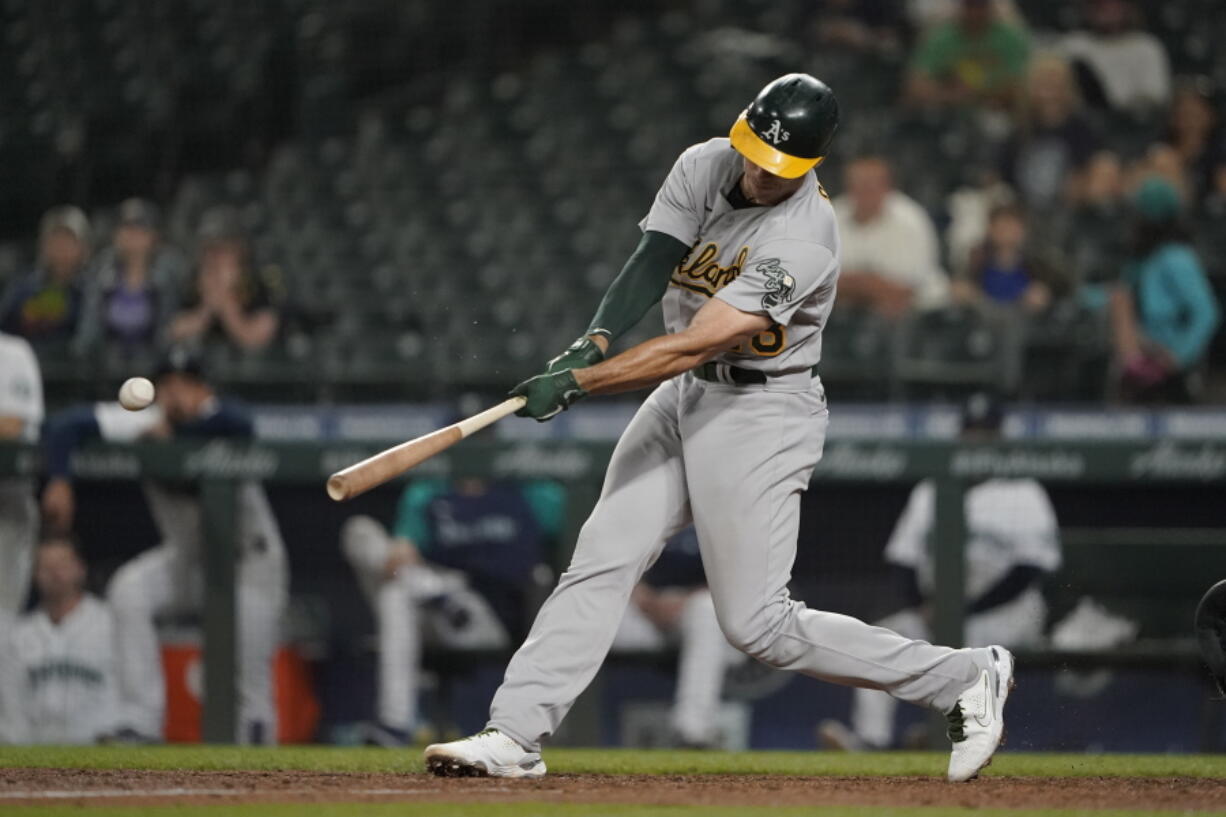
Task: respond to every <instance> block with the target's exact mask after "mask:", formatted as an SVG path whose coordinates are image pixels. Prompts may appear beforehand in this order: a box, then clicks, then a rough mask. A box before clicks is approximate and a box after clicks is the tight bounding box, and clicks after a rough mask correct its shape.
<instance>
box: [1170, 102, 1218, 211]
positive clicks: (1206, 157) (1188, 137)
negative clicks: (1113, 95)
mask: <svg viewBox="0 0 1226 817" xmlns="http://www.w3.org/2000/svg"><path fill="white" fill-rule="evenodd" d="M1165 141H1166V143H1167V144H1168V145H1170V146H1171V147H1172V148H1173V149H1174V151H1175V153H1177V154H1178V155H1179V158H1180V160H1181V161H1182V164H1183V167H1184V168H1185V170H1186V171H1187V176H1188V181H1189V183H1190V185H1191V191H1190V192H1191V195H1192V198H1191V200H1190V201H1191V202H1199V201H1201V200H1203V199H1204V198H1205V197H1206V196H1210V195H1213V194H1218V195H1226V134H1223V132H1222V128H1221V126H1220V123H1219V121H1218V114H1217V111H1216V110H1215V108H1214V106H1213V97H1212V94H1211V91H1210V89H1209V88H1208V87H1207V86H1206V84H1205V83H1204V82H1197V81H1195V80H1190V81H1187V82H1182V83H1179V84H1178V86H1177V87H1176V90H1175V97H1174V101H1173V102H1172V103H1171V112H1170V116H1169V118H1168V120H1167V130H1166V137H1165Z"/></svg>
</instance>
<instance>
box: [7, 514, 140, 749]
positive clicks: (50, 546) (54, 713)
mask: <svg viewBox="0 0 1226 817" xmlns="http://www.w3.org/2000/svg"><path fill="white" fill-rule="evenodd" d="M36 562H37V564H36V567H35V571H34V583H35V585H36V586H37V587H38V597H39V606H38V609H36V610H33V611H32V612H30V613H28V614H27V615H25V616H22V617H21V619H20V620H19V621H18V622H17V625H16V626H15V627H14V628H13V630H12V632H11V633H10V636H9V639H8V640H7V642H5V641H4V640H3V639H0V649H2V650H3V658H0V704H2V705H0V743H59V744H68V743H93V742H95V741H96V740H98V739H99V738H100V737H103V736H104V735H108V734H110V733H111V732H112V731H114V729H115V726H116V724H117V722H118V717H119V697H118V694H117V689H116V678H115V658H114V653H113V652H112V650H111V633H112V627H111V611H110V610H109V609H108V608H107V606H106V605H105V604H104V603H103V602H102V601H100V600H99V599H98V598H97V597H95V596H93V595H91V594H89V593H86V592H85V563H84V562H83V561H82V560H81V556H80V554H78V553H77V552H76V549H75V548H74V547H73V545H72V542H70V541H68V540H67V539H55V538H52V539H47V540H45V541H43V542H42V543H41V544H40V545H39V547H38V552H37V555H36Z"/></svg>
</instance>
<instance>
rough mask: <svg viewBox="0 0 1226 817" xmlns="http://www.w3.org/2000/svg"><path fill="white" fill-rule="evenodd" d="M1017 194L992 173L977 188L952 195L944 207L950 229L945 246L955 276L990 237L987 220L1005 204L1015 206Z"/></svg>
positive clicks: (959, 191) (967, 187) (948, 229)
mask: <svg viewBox="0 0 1226 817" xmlns="http://www.w3.org/2000/svg"><path fill="white" fill-rule="evenodd" d="M1016 201H1017V194H1016V193H1014V191H1013V188H1011V187H1009V185H1007V184H1005V183H1004V182H1002V181H1001V180H1000V179H999V178H997V175H996V174H995V173H994V172H993V173H984V174H983V175H982V177H981V178H980V180H979V182H978V184H975V183H971V184H966V185H963V186H961V187H959V188H958V189H957V190H955V191H954V192H953V193H951V194H950V195H949V198H948V199H947V200H946V203H945V207H946V211H947V212H948V213H949V226H948V227H946V228H945V246H946V252H947V254H948V258H949V268H950V269H951V270H953V271H954V272H955V273H956V272H958V271H960V270H964V269H966V266H967V263H968V260H969V259H970V257H971V253H972V252H974V251H975V250H976V249H977V248H978V247H979V245H980V244H982V243H983V240H984V239H985V238H986V237H987V235H988V217H989V216H990V215H991V213H992V211H993V210H994V209H996V208H997V207H998V206H1000V205H1002V204H1013V203H1014V202H1016Z"/></svg>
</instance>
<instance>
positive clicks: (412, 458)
mask: <svg viewBox="0 0 1226 817" xmlns="http://www.w3.org/2000/svg"><path fill="white" fill-rule="evenodd" d="M522 405H524V398H522V397H512V398H509V399H507V400H504V401H502V402H501V403H499V404H498V405H496V406H494V407H493V408H489V409H486V410H485V411H483V412H481V413H480V414H475V415H473V416H472V417H469V418H468V419H466V420H461V421H460V422H458V423H455V424H453V425H449V426H447V427H446V428H440V429H439V430H438V431H434V432H431V433H430V434H426V435H424V436H422V437H418V438H417V439H415V440H409V441H408V442H406V443H401V444H400V445H397V446H395V447H393V448H389V449H387V450H386V451H381V452H379V453H378V454H375V455H374V456H373V457H369V458H368V459H364V460H362V461H361V462H359V463H357V464H355V465H351V466H349V467H348V468H346V469H344V470H343V471H337V472H336V473H335V474H333V475H332V476H330V477H328V484H327V489H328V496H330V497H331V498H332V499H333V500H334V501H336V502H344V501H345V500H347V499H353V498H354V497H355V496H360V495H361V494H364V493H366V492H367V491H369V490H370V489H371V488H374V487H376V486H379V485H382V484H383V483H385V482H387V481H388V480H391V479H395V478H396V477H398V476H400V475H401V474H403V473H404V472H406V471H408V470H409V469H411V468H414V467H416V466H418V465H420V464H421V463H423V462H425V461H426V460H428V459H430V458H431V457H433V456H434V455H435V454H438V453H439V452H441V451H445V450H446V449H448V448H450V447H451V446H453V445H455V444H456V443H458V442H459V441H460V440H462V439H464V438H465V437H467V436H469V435H470V434H475V433H476V432H478V431H480V430H481V429H483V428H485V427H486V426H488V425H489V424H490V423H494V422H497V421H498V420H500V419H502V418H503V417H506V416H507V415H508V414H511V413H512V412H514V411H516V410H517V409H519V408H520V407H521V406H522Z"/></svg>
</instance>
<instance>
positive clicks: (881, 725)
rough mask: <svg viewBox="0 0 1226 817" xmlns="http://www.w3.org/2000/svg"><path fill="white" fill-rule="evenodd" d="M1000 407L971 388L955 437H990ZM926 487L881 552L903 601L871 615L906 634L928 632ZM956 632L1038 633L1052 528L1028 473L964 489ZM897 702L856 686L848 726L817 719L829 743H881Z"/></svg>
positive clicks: (1048, 508) (1054, 565) (1056, 563)
mask: <svg viewBox="0 0 1226 817" xmlns="http://www.w3.org/2000/svg"><path fill="white" fill-rule="evenodd" d="M1000 421H1001V416H1000V408H999V406H998V405H997V404H996V403H995V402H994V401H992V400H991V399H990V398H989V397H988V396H987V395H984V394H976V395H973V396H972V397H971V398H970V399H969V400H968V401H967V403H966V406H965V407H964V410H963V419H962V433H963V437H964V439H973V438H980V439H984V438H991V437H995V436H996V434H997V432H998V431H999V428H1000ZM935 502H936V494H935V489H934V487H933V485H932V482H931V481H930V480H924V481H922V482H920V483H919V484H918V485H916V486H915V488H914V490H912V492H911V497H910V499H909V500H908V502H907V507H906V509H905V510H904V511H903V514H902V516H901V517H899V519H898V523H897V525H896V526H895V527H894V532H893V534H892V535H891V536H890V541H889V543H888V544H887V545H886V549H885V559H886V561H887V562H889V563H890V564H891V565H893V566H895V569H896V572H897V574H898V577H899V579H900V581H899V584H900V585H901V586H902V595H903V597H904V598H903V603H904V606H903V608H902V609H901V610H899V611H898V612H896V613H893V614H891V615H889V616H886V617H885V618H883V619H881V620H880V621H878V622H877V625H878V626H880V627H887V628H889V629H891V630H893V631H895V632H897V633H900V634H902V635H905V636H907V637H909V638H920V639H924V640H931V638H932V631H931V628H930V627H929V626H928V622H927V620H926V619H925V617H924V615H923V614H922V612H921V607H922V606H923V605H924V604H925V603H926V602H927V600H929V599H931V598H932V594H933V590H934V586H933V554H932V548H933V541H932V538H933V537H932V525H933V516H934V506H935ZM966 531H967V539H966V556H965V561H966V621H965V633H966V638H965V641H966V643H967V644H968V645H969V646H972V647H983V646H987V645H989V644H1003V645H1005V646H1007V647H1025V646H1032V645H1034V644H1035V643H1036V642H1037V641H1038V640H1039V639H1040V638H1041V637H1042V635H1043V627H1044V625H1045V623H1046V619H1047V604H1046V602H1044V600H1043V594H1042V592H1041V587H1040V585H1041V582H1042V579H1043V576H1044V575H1045V574H1048V573H1052V572H1054V571H1055V570H1057V569H1058V568H1059V567H1060V561H1061V557H1060V531H1059V526H1058V525H1057V523H1056V514H1055V511H1054V510H1053V509H1052V505H1051V500H1050V499H1048V497H1047V492H1046V491H1045V490H1044V489H1043V486H1042V485H1040V484H1039V483H1038V482H1036V481H1035V480H1033V479H989V480H985V481H983V482H980V483H978V484H977V485H974V486H972V487H971V488H970V489H969V490H967V492H966ZM896 710H897V702H896V701H895V700H894V699H893V698H891V697H890V696H889V695H885V694H883V693H880V692H876V691H874V690H869V689H858V690H856V692H855V695H854V696H853V698H852V708H851V729H850V730H849V729H848V728H847V727H846V726H844V725H843V724H841V723H839V722H838V721H825V722H823V723H822V724H821V726H820V727H819V735H820V737H821V739H822V742H823V743H824V744H826V745H827V746H828V747H830V748H836V749H848V750H865V749H882V748H888V747H889V746H890V745H891V744H892V743H893V740H894V716H895V712H896Z"/></svg>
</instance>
